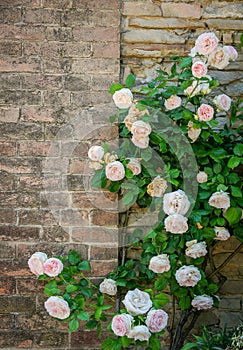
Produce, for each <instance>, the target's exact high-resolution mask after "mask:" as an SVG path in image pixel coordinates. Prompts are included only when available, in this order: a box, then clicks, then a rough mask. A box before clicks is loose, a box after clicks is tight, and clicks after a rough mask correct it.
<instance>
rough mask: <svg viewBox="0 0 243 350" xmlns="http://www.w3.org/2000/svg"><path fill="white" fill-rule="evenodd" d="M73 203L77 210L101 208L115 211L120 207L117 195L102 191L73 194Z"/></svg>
mask: <svg viewBox="0 0 243 350" xmlns="http://www.w3.org/2000/svg"><path fill="white" fill-rule="evenodd" d="M72 203H73V206H74V207H76V208H89V209H90V208H99V209H113V210H116V209H117V207H118V202H117V193H111V192H108V191H107V192H104V191H100V192H97V193H94V192H87V191H86V192H78V193H77V192H76V193H73V194H72Z"/></svg>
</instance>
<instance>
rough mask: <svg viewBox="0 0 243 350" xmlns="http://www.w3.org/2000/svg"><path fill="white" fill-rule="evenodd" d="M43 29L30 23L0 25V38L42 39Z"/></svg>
mask: <svg viewBox="0 0 243 350" xmlns="http://www.w3.org/2000/svg"><path fill="white" fill-rule="evenodd" d="M44 33H45V29H44V27H41V26H36V27H35V26H31V25H28V26H26V25H12V24H1V25H0V39H23V40H44Z"/></svg>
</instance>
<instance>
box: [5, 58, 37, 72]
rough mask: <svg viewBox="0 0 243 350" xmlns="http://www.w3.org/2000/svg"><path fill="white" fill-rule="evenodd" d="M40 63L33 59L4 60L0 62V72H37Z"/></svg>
mask: <svg viewBox="0 0 243 350" xmlns="http://www.w3.org/2000/svg"><path fill="white" fill-rule="evenodd" d="M39 70H40V63H39V60H38V59H34V58H27V59H26V58H12V57H9V58H6V59H1V60H0V72H33V73H34V72H39Z"/></svg>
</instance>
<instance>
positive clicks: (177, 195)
mask: <svg viewBox="0 0 243 350" xmlns="http://www.w3.org/2000/svg"><path fill="white" fill-rule="evenodd" d="M189 208H190V202H189V200H188V197H187V195H186V194H185V192H184V191H182V190H177V191H174V192H170V193H166V194H165V195H164V198H163V210H164V212H165V214H167V215H173V214H181V215H185V214H186V213H187V211H188V209H189Z"/></svg>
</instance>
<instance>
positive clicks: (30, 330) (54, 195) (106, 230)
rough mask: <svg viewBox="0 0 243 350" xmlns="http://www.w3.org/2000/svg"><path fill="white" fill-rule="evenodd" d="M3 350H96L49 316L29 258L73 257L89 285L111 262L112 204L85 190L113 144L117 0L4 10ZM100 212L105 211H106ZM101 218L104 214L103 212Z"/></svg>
mask: <svg viewBox="0 0 243 350" xmlns="http://www.w3.org/2000/svg"><path fill="white" fill-rule="evenodd" d="M0 5H1V6H0V21H1V24H0V47H1V49H0V71H1V76H0V171H1V172H0V191H1V192H0V218H1V219H0V220H1V221H0V237H1V238H0V239H1V244H0V255H1V257H0V259H1V262H0V270H1V271H0V313H1V315H0V329H1V331H0V348H5V349H6V348H7V349H10V348H11V349H15V348H18V349H19V348H45V349H51V348H56V349H64V348H65V349H67V348H68V349H70V348H72V349H75V348H78V349H87V348H92V349H93V348H99V346H98V345H97V344H98V343H99V342H100V341H99V340H98V339H97V335H96V334H95V335H94V334H93V333H92V332H90V333H89V334H84V333H82V332H80V333H78V332H77V333H76V334H73V335H72V336H71V335H70V334H68V332H67V331H66V329H65V327H64V326H63V325H61V324H57V322H56V321H55V320H54V319H51V318H50V317H48V315H47V314H46V312H45V310H44V308H43V302H44V300H45V299H46V297H44V296H43V295H42V285H41V283H40V282H38V281H37V279H36V278H35V277H34V276H33V275H31V273H30V272H29V271H28V267H27V260H28V258H29V257H30V255H31V254H32V253H34V252H35V251H43V252H46V253H47V254H48V256H49V257H51V256H53V255H55V254H62V253H65V252H67V251H68V250H69V249H70V248H75V249H77V250H79V251H81V252H82V254H83V257H84V258H89V259H91V265H92V272H91V275H92V277H94V278H99V276H104V275H105V274H106V273H107V272H108V271H109V270H111V269H112V268H113V267H114V265H115V264H116V261H117V229H116V227H117V220H118V218H117V214H116V211H114V209H116V198H115V196H114V195H112V194H107V196H108V200H107V203H106V204H104V202H103V199H102V198H101V195H100V193H99V192H98V191H94V190H92V189H91V188H90V185H89V179H90V174H91V172H92V170H91V169H89V168H88V167H87V164H86V160H87V150H88V148H89V147H90V145H91V144H92V143H98V144H102V143H103V141H104V140H109V139H114V138H117V130H116V128H115V127H111V126H110V124H106V122H107V116H109V115H110V114H111V110H112V108H113V104H112V103H111V95H110V94H109V93H108V92H107V90H108V88H109V86H110V84H111V83H112V82H115V81H118V80H119V69H120V68H119V57H120V39H119V24H120V13H119V6H120V3H119V0H110V1H106V0H64V1H63V0H1V1H0ZM103 209H104V211H103ZM105 209H107V210H105Z"/></svg>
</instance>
